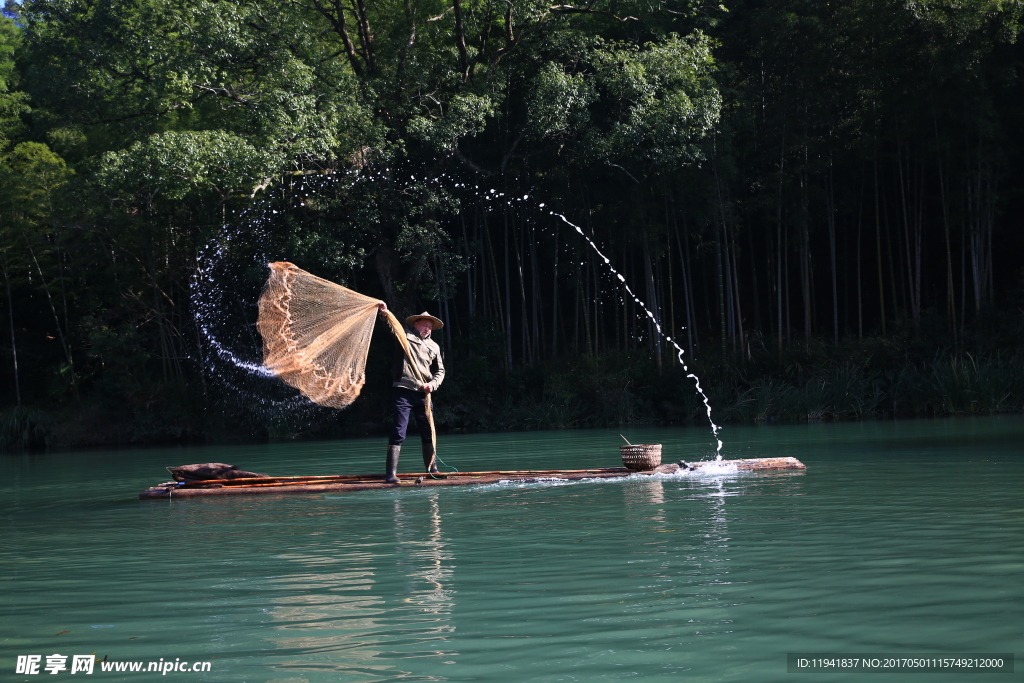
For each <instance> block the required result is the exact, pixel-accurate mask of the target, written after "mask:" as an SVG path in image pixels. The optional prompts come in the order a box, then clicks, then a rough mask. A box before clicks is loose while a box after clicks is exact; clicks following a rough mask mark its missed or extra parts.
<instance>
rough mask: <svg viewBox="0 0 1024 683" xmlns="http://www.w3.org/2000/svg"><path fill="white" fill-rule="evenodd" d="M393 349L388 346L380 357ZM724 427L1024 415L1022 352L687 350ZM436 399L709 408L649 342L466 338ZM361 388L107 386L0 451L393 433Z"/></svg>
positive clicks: (374, 393) (5, 440) (671, 410)
mask: <svg viewBox="0 0 1024 683" xmlns="http://www.w3.org/2000/svg"><path fill="white" fill-rule="evenodd" d="M380 355H381V356H383V355H384V354H380ZM687 360H688V362H689V365H690V369H691V370H692V371H693V372H694V373H695V374H696V375H697V376H699V377H700V381H701V386H702V388H703V389H704V391H705V392H706V394H707V396H708V400H709V403H710V405H711V408H712V417H713V419H714V420H715V422H716V423H719V424H729V423H733V424H735V423H752V422H753V423H758V422H760V423H775V422H800V421H816V420H825V421H828V420H863V419H877V418H892V417H931V416H949V415H988V414H996V413H1020V412H1022V411H1024V356H1022V355H1021V354H1020V353H1014V352H1011V351H1005V350H998V349H985V348H980V349H976V350H974V351H961V352H956V351H952V350H948V349H945V350H944V349H929V348H927V347H926V346H925V345H923V344H921V343H916V344H915V343H913V342H910V341H906V340H902V341H901V340H898V339H888V340H886V339H879V338H873V339H865V340H850V341H848V342H845V343H842V344H840V345H838V346H837V345H834V344H831V343H828V342H826V341H823V340H812V341H811V342H810V343H808V344H805V345H803V346H800V347H796V348H791V349H789V350H787V351H785V352H784V353H782V354H779V353H778V352H777V351H775V350H774V349H772V348H771V346H770V345H769V344H768V343H767V342H766V341H765V340H757V339H755V340H751V341H750V343H749V344H748V345H747V348H746V349H744V350H743V352H742V355H740V354H738V353H737V354H735V355H729V356H725V357H723V356H721V355H719V356H716V355H714V354H712V353H711V352H709V351H705V350H701V351H700V352H699V356H698V357H697V359H696V360H692V359H687ZM448 365H449V367H451V369H452V371H451V372H450V373H449V376H448V378H447V380H446V382H445V385H444V387H443V389H442V391H441V392H439V394H438V399H437V401H436V404H435V420H436V424H437V428H438V430H439V432H441V433H476V432H499V431H523V430H549V429H579V428H593V427H611V426H625V425H665V426H668V425H687V424H704V423H706V421H707V411H706V408H705V406H704V403H703V401H702V399H701V397H700V395H699V394H697V393H696V391H695V385H694V380H693V378H690V377H687V374H688V373H687V372H685V371H684V370H683V369H682V367H681V366H680V365H679V364H678V362H676V361H675V359H674V358H673V357H672V356H669V355H667V354H666V355H665V356H664V357H663V359H662V362H661V364H660V365H659V363H658V362H657V360H656V359H655V358H654V357H652V355H651V354H650V353H649V352H648V351H647V350H635V351H629V352H608V353H603V354H598V355H587V354H583V355H571V356H563V357H560V358H558V359H552V360H549V361H545V362H539V363H536V364H534V365H531V366H520V367H515V368H514V369H513V371H512V372H507V371H506V370H505V369H504V368H503V367H502V366H501V364H500V363H499V362H497V360H496V359H494V358H489V357H488V356H487V355H486V354H482V353H480V350H479V348H476V349H472V352H469V351H467V349H465V348H462V349H460V348H456V349H453V350H451V351H450V352H449V362H448ZM367 373H368V379H367V385H366V388H365V389H364V392H363V395H362V396H361V397H360V399H359V400H358V401H356V403H355V404H354V405H353V406H351V407H350V408H349V409H347V410H345V411H340V412H339V411H335V410H330V409H325V408H320V407H318V406H313V405H309V404H308V403H306V402H304V401H295V400H291V401H289V400H286V394H285V393H284V392H282V391H280V387H276V386H274V385H272V384H270V383H267V382H266V381H264V380H260V382H261V384H253V385H251V386H244V387H239V386H235V387H234V388H233V389H232V390H231V391H228V390H226V389H224V388H221V389H219V390H218V389H217V388H216V387H211V383H209V382H207V383H206V384H205V391H204V390H203V389H204V384H203V383H202V382H201V381H199V380H198V379H197V380H196V381H194V382H191V383H189V382H183V383H181V384H180V385H176V386H175V387H173V388H168V387H163V388H160V389H158V390H154V391H152V392H149V393H147V394H146V395H145V396H144V399H145V400H142V399H139V397H138V396H139V393H138V392H136V393H134V394H130V395H129V394H125V395H124V396H118V395H110V394H99V395H93V396H89V397H85V398H81V399H79V400H78V401H70V402H66V403H64V404H61V405H50V406H47V405H40V406H33V407H27V408H26V407H23V408H17V409H8V410H6V411H4V412H3V413H2V414H0V448H2V449H3V450H4V451H5V452H10V451H21V450H39V449H42V448H46V447H49V448H61V449H63V448H81V447H96V446H101V447H103V446H121V445H143V444H146V445H157V444H192V443H204V442H205V443H225V442H271V441H279V440H296V439H306V438H313V439H323V438H345V437H357V436H369V435H381V434H385V433H386V432H387V431H388V429H389V426H390V419H391V418H390V413H389V408H388V390H387V387H388V381H387V367H386V363H385V362H384V359H383V358H371V362H370V364H369V366H368V368H367Z"/></svg>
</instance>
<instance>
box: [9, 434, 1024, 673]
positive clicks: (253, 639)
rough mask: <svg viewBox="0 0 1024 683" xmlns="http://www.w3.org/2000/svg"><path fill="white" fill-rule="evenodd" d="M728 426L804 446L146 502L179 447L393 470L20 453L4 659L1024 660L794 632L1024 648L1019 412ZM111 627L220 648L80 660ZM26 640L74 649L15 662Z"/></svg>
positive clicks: (490, 441) (542, 437) (671, 446)
mask: <svg viewBox="0 0 1024 683" xmlns="http://www.w3.org/2000/svg"><path fill="white" fill-rule="evenodd" d="M623 433H624V434H625V435H626V436H627V437H628V438H629V439H630V440H631V441H634V442H661V443H663V444H664V449H665V453H666V460H674V459H679V458H685V459H687V460H696V459H700V457H702V456H703V457H710V455H711V453H710V451H711V447H710V446H709V444H710V443H711V439H710V435H709V434H708V433H707V430H701V429H696V428H693V429H639V428H635V429H631V430H629V431H624V432H623ZM723 440H724V441H725V449H724V451H723V455H724V456H725V457H726V458H746V457H768V456H795V457H797V458H799V459H800V460H802V461H803V462H804V463H805V464H806V465H807V470H806V472H798V473H791V472H785V473H772V474H736V473H728V472H724V473H721V474H716V475H702V476H675V477H664V478H650V477H634V478H631V479H628V480H620V481H615V482H607V481H606V482H574V483H561V484H555V483H551V484H532V485H508V484H505V485H490V486H467V487H454V488H443V489H436V488H435V489H431V490H425V489H412V488H410V489H404V490H381V491H365V492H357V493H348V494H338V493H334V494H331V493H327V494H317V495H290V496H289V495H273V496H236V497H208V498H200V499H196V498H193V499H180V500H171V501H167V500H161V501H139V500H138V499H137V495H138V493H139V491H141V490H142V489H144V488H146V487H148V486H150V485H152V484H155V483H157V482H160V481H164V480H166V479H167V478H168V477H167V476H166V473H165V472H164V469H163V468H164V466H168V465H180V464H186V463H193V462H209V461H219V462H228V463H233V464H236V465H239V466H240V467H243V468H246V469H251V470H255V471H263V472H269V473H271V474H332V473H366V472H378V471H381V470H382V469H383V460H384V450H385V439H383V438H379V439H372V440H353V441H342V442H332V443H322V442H321V443H298V444H292V443H288V444H270V445H250V446H218V447H197V448H173V449H171V448H169V449H147V450H116V451H87V452H78V453H51V454H43V455H33V456H3V457H0V468H2V477H0V493H2V499H0V500H2V502H0V510H2V520H0V550H2V554H0V579H2V582H0V680H2V681H8V680H9V681H33V680H57V679H71V680H78V679H85V680H93V679H96V680H101V681H104V680H105V681H121V680H124V681H155V680H158V679H160V680H175V679H177V680H181V681H185V680H192V681H217V682H220V681H224V682H235V681H251V682H270V681H273V682H275V683H286V682H287V683H320V682H328V681H330V682H334V681H338V682H350V681H351V682H355V681H367V682H377V681H545V682H547V681H584V682H587V681H794V682H795V683H799V682H800V681H833V680H834V681H849V680H866V681H871V682H872V683H875V682H881V681H886V680H901V681H902V680H908V677H909V680H911V681H963V680H982V681H992V682H993V683H995V682H996V681H1009V680H1020V676H1021V675H1020V673H991V672H988V673H985V672H981V671H977V670H975V671H973V672H967V673H964V672H957V673H927V674H926V673H918V674H911V673H906V672H892V671H889V672H881V673H870V674H868V673H806V672H801V673H790V672H788V670H787V653H845V654H847V655H853V654H861V655H862V654H865V653H872V654H876V655H877V656H890V657H892V656H899V655H907V654H918V655H920V654H929V655H934V656H948V655H950V654H972V653H973V654H976V655H977V654H981V653H1014V652H1016V653H1018V654H1020V653H1021V652H1024V647H1022V644H1024V514H1022V513H1024V419H1021V418H1020V417H1000V418H984V419H962V420H932V421H899V422H862V423H839V424H831V423H829V424H810V425H787V426H778V427H754V426H750V427H745V426H730V427H727V428H726V429H725V430H724V431H723ZM619 443H621V440H620V439H619V436H618V430H608V431H606V430H597V431H570V432H540V433H517V434H484V435H472V436H448V437H442V438H441V440H440V444H439V451H440V453H441V456H442V457H443V458H444V459H445V461H447V462H448V463H450V464H453V465H455V466H457V467H459V468H460V469H462V470H486V469H526V468H544V469H547V468H554V467H559V468H577V467H591V466H607V465H615V464H617V458H618V445H619ZM410 446H412V447H410V448H407V449H406V453H405V455H404V458H403V463H402V464H403V466H404V467H401V468H400V469H401V470H403V471H408V470H415V469H418V464H419V463H418V461H419V452H418V451H419V449H418V447H416V446H417V444H415V443H414V442H410ZM58 634H60V635H58ZM92 653H95V655H96V656H97V657H99V658H103V657H106V658H107V660H108V662H112V661H118V662H128V661H142V662H146V663H148V662H150V661H159V660H161V659H163V660H164V661H165V662H168V661H169V662H173V661H175V660H181V661H186V662H190V663H191V662H196V661H199V662H209V663H210V664H209V671H206V672H191V671H190V672H180V671H171V672H169V673H167V674H166V675H161V674H158V673H146V672H141V673H115V672H111V671H106V672H104V671H101V670H100V667H99V665H96V669H95V671H94V672H93V673H92V674H91V675H89V674H86V673H84V672H78V673H75V674H72V673H71V672H70V668H71V660H70V656H72V655H76V654H92ZM33 654H36V655H41V656H42V663H41V664H40V667H43V666H45V665H46V657H47V656H48V655H53V654H61V655H67V656H69V660H68V664H67V666H68V669H69V670H68V671H60V672H59V673H56V674H49V673H47V672H46V671H43V670H42V669H40V673H39V674H34V675H31V674H18V673H17V672H16V666H17V664H16V662H17V659H18V656H24V655H33ZM1017 666H1018V668H1017V669H1016V670H1017V671H1018V672H1019V671H1020V668H1019V666H1020V665H1019V664H1018V665H1017ZM865 677H866V678H865Z"/></svg>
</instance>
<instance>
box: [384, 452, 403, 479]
mask: <svg viewBox="0 0 1024 683" xmlns="http://www.w3.org/2000/svg"><path fill="white" fill-rule="evenodd" d="M401 452H402V447H401V446H391V445H388V459H387V462H386V463H385V469H386V470H387V473H386V474H385V475H384V483H385V484H397V483H398V455H399V453H401Z"/></svg>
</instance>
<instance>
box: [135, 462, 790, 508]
mask: <svg viewBox="0 0 1024 683" xmlns="http://www.w3.org/2000/svg"><path fill="white" fill-rule="evenodd" d="M710 466H714V467H721V466H735V467H736V469H737V470H738V471H743V472H766V471H775V470H804V469H807V468H806V466H805V465H804V464H803V463H802V462H800V461H799V460H797V459H796V458H749V459H746V460H718V461H715V460H709V461H704V462H694V463H686V462H679V463H669V464H665V465H659V466H658V467H655V468H654V469H652V470H645V471H639V472H638V471H635V470H630V469H627V468H625V467H598V468H593V469H585V470H496V471H490V472H446V473H441V474H437V475H434V476H433V477H432V476H431V475H430V474H428V473H426V472H415V473H406V474H399V475H398V478H399V480H400V481H399V483H398V484H386V483H384V475H382V474H333V475H324V476H315V475H314V476H305V477H249V478H243V479H206V480H199V481H184V482H179V481H168V482H164V483H162V484H157V485H156V486H153V487H150V488H148V489H146V490H145V491H143V492H142V493H140V494H139V498H140V499H141V500H166V499H169V498H190V497H195V496H237V495H253V494H261V493H264V494H281V493H328V492H338V491H369V490H373V489H392V488H405V487H424V486H428V487H429V486H465V485H467V484H495V483H498V482H501V481H514V482H522V483H530V482H539V481H551V480H561V481H579V480H582V479H619V478H622V477H628V476H630V475H641V476H642V475H654V474H677V473H679V472H681V471H699V470H701V469H704V468H707V467H710ZM435 477H436V478H435Z"/></svg>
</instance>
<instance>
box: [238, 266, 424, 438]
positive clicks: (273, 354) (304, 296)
mask: <svg viewBox="0 0 1024 683" xmlns="http://www.w3.org/2000/svg"><path fill="white" fill-rule="evenodd" d="M380 303H381V301H380V300H379V299H373V298H371V297H368V296H364V295H362V294H360V293H359V292H354V291H352V290H351V289H347V288H345V287H342V286H341V285H338V284H335V283H333V282H331V281H330V280H325V279H323V278H321V277H317V276H316V275H313V274H311V273H307V272H306V271H304V270H302V269H301V268H299V267H298V266H296V265H295V264H293V263H289V262H287V261H278V262H276V263H271V264H270V277H269V278H268V279H267V284H266V285H265V286H264V288H263V294H262V295H261V296H260V302H259V317H258V318H257V321H256V326H257V328H258V329H259V331H260V336H262V337H263V364H264V365H265V366H266V367H267V369H268V370H270V371H272V372H273V373H274V374H276V375H277V376H278V377H280V378H281V379H282V380H283V381H284V382H285V383H286V384H288V385H289V386H292V387H295V388H296V389H298V390H299V391H301V392H302V393H303V395H305V396H306V398H308V399H309V400H311V401H313V402H314V403H318V404H320V405H322V406H328V407H331V408H344V407H346V406H348V405H350V404H351V403H352V402H353V401H355V400H356V398H357V397H358V396H359V392H360V391H361V390H362V388H363V384H364V383H365V382H366V356H367V354H368V353H369V351H370V339H371V337H373V326H374V323H375V320H376V318H377V311H378V305H379V304H380ZM385 317H386V318H387V321H388V324H389V326H390V327H391V331H392V332H393V333H394V335H395V338H396V339H397V340H398V342H399V343H400V344H401V345H402V349H403V351H404V352H405V355H406V358H411V351H410V349H409V340H408V339H407V338H406V336H405V329H404V328H403V327H402V324H401V323H400V322H399V321H398V319H397V318H396V317H395V316H394V315H392V313H391V311H387V313H386V314H385ZM410 365H411V366H413V369H414V370H416V366H415V363H412V362H410ZM419 379H420V381H423V382H425V381H426V379H427V378H424V377H420V378H419ZM427 416H428V418H429V419H430V427H431V432H433V431H434V429H433V427H434V424H433V415H432V414H431V410H430V395H429V394H428V395H427Z"/></svg>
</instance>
